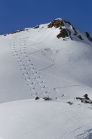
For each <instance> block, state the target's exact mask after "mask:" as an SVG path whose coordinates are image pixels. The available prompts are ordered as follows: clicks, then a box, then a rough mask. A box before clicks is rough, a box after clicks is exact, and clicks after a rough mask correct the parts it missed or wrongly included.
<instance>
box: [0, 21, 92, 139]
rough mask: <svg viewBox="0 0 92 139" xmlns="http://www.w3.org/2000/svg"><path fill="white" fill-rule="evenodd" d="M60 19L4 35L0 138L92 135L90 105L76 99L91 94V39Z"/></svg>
mask: <svg viewBox="0 0 92 139" xmlns="http://www.w3.org/2000/svg"><path fill="white" fill-rule="evenodd" d="M56 21H60V22H62V21H63V23H64V25H63V26H62V27H61V28H60V26H59V27H57V26H56V23H55V24H54V25H53V24H50V23H49V24H50V27H49V24H43V25H39V26H37V27H35V28H29V29H24V30H21V31H17V32H14V33H13V34H9V35H5V36H3V35H1V36H0V103H1V104H0V139H25V138H26V139H30V138H32V139H42V138H43V139H62V138H63V139H71V138H72V139H91V138H92V126H91V117H92V105H91V104H84V103H81V102H80V101H79V100H76V99H74V98H76V97H79V96H83V95H84V94H88V96H89V98H90V99H92V72H91V71H92V42H91V38H90V39H89V38H88V37H87V35H86V33H83V32H80V31H78V30H75V28H74V27H73V26H72V25H71V24H70V23H69V22H66V21H65V20H62V19H56ZM56 21H55V22H56ZM51 23H52V22H51ZM51 26H52V27H51ZM65 30H66V31H65ZM67 32H68V33H69V32H70V34H68V35H67ZM59 33H61V34H60V35H61V36H62V35H63V36H65V37H61V36H59V37H57V35H58V34H59ZM63 33H66V34H63ZM75 33H76V34H75ZM78 36H79V37H78ZM80 36H81V37H80ZM81 38H82V39H81ZM35 97H39V98H43V97H50V98H51V99H52V100H51V101H46V102H44V101H43V100H42V99H40V100H37V101H36V100H33V99H34V98H35ZM68 101H71V102H73V104H72V105H69V104H68V103H67V102H68Z"/></svg>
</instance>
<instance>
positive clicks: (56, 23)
mask: <svg viewBox="0 0 92 139" xmlns="http://www.w3.org/2000/svg"><path fill="white" fill-rule="evenodd" d="M62 26H64V23H63V20H60V19H56V20H53V21H52V22H51V23H50V24H48V28H52V27H56V28H58V27H62Z"/></svg>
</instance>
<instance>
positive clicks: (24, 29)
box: [11, 29, 28, 34]
mask: <svg viewBox="0 0 92 139" xmlns="http://www.w3.org/2000/svg"><path fill="white" fill-rule="evenodd" d="M25 30H28V29H20V30H17V31H14V32H12V33H11V34H14V33H18V32H21V31H25Z"/></svg>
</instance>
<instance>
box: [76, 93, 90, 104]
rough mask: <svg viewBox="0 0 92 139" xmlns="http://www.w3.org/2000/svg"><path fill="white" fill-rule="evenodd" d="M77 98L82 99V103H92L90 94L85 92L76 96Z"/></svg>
mask: <svg viewBox="0 0 92 139" xmlns="http://www.w3.org/2000/svg"><path fill="white" fill-rule="evenodd" d="M76 99H80V100H81V102H82V103H89V104H92V100H90V99H89V97H88V94H85V95H84V96H83V97H76Z"/></svg>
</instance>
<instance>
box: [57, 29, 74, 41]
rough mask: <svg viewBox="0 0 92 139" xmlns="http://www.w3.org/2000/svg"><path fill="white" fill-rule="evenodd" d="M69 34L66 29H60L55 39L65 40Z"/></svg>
mask: <svg viewBox="0 0 92 139" xmlns="http://www.w3.org/2000/svg"><path fill="white" fill-rule="evenodd" d="M70 34H71V31H70V30H68V29H61V31H60V33H59V34H58V35H57V38H58V39H59V38H60V37H62V38H65V37H69V36H70Z"/></svg>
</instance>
